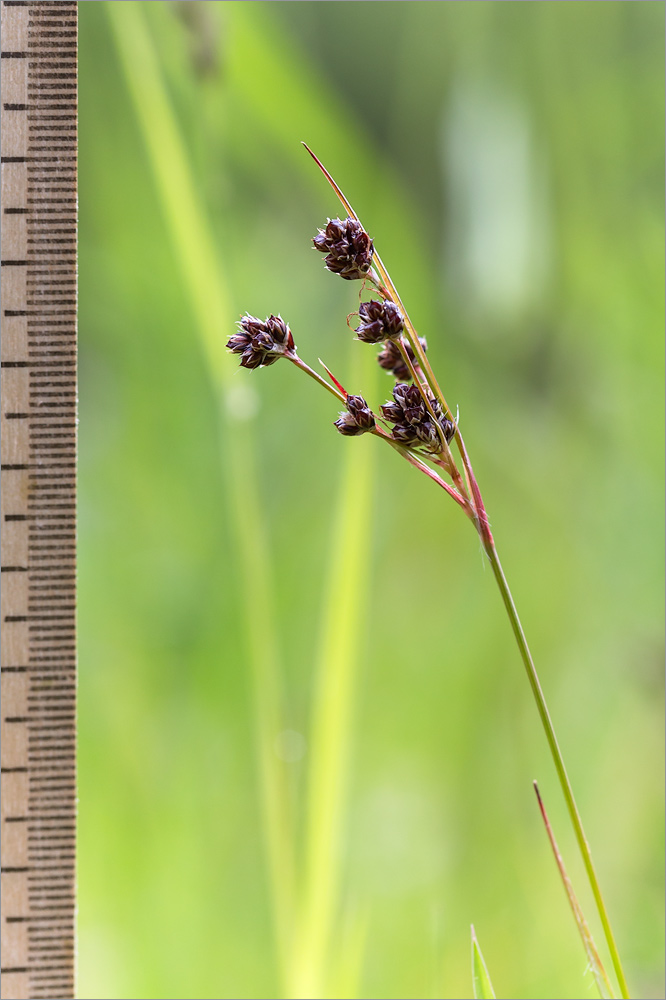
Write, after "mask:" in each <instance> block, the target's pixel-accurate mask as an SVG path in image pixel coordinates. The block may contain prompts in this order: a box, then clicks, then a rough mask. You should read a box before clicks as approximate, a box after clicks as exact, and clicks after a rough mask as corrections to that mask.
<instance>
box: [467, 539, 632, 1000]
mask: <svg viewBox="0 0 666 1000" xmlns="http://www.w3.org/2000/svg"><path fill="white" fill-rule="evenodd" d="M484 547H485V550H486V553H487V555H488V558H489V559H490V565H491V566H492V568H493V573H494V574H495V579H496V580H497V586H498V587H499V589H500V593H501V595H502V600H503V601H504V606H505V608H506V612H507V614H508V616H509V621H510V622H511V628H512V629H513V634H514V636H515V637H516V642H517V644H518V649H519V650H520V655H521V657H522V660H523V663H524V665H525V670H526V671H527V679H528V680H529V682H530V687H531V688H532V694H533V695H534V700H535V701H536V705H537V709H538V711H539V715H540V717H541V723H542V725H543V728H544V731H545V733H546V739H547V740H548V746H549V747H550V752H551V755H552V758H553V763H554V764H555V770H556V771H557V776H558V778H559V781H560V787H561V789H562V794H563V795H564V798H565V801H566V804H567V809H568V811H569V817H570V819H571V823H572V825H573V828H574V832H575V834H576V840H577V841H578V847H579V848H580V852H581V855H582V857H583V863H584V865H585V870H586V872H587V877H588V879H589V880H590V885H591V887H592V893H593V895H594V900H595V903H596V905H597V910H598V911H599V917H600V918H601V923H602V926H603V929H604V934H605V936H606V942H607V944H608V950H609V951H610V955H611V960H612V962H613V967H614V969H615V974H616V976H617V978H618V982H619V984H620V992H621V994H622V996H623V997H625V998H627V997H629V988H628V986H627V981H626V979H625V975H624V970H623V969H622V963H621V961H620V956H619V954H618V950H617V945H616V944H615V938H614V936H613V930H612V928H611V925H610V920H609V919H608V912H607V910H606V904H605V903H604V900H603V896H602V895H601V888H600V886H599V881H598V879H597V873H596V872H595V870H594V864H593V863H592V854H591V852H590V845H589V844H588V842H587V838H586V836H585V831H584V830H583V823H582V820H581V818H580V813H579V812H578V807H577V805H576V800H575V799H574V794H573V790H572V788H571V782H570V781H569V776H568V774H567V771H566V768H565V766H564V759H563V757H562V751H561V750H560V747H559V744H558V742H557V737H556V735H555V729H554V727H553V723H552V721H551V718H550V714H549V712H548V706H547V705H546V699H545V697H544V693H543V690H542V689H541V684H540V682H539V677H538V674H537V672H536V667H535V666H534V661H533V659H532V654H531V653H530V650H529V646H528V645H527V639H526V638H525V633H524V632H523V626H522V625H521V623H520V618H519V617H518V611H517V610H516V605H515V604H514V601H513V597H512V595H511V591H510V590H509V584H508V583H507V580H506V577H505V576H504V571H503V569H502V564H501V563H500V561H499V556H498V555H497V549H496V548H495V545H494V544H485V546H484Z"/></svg>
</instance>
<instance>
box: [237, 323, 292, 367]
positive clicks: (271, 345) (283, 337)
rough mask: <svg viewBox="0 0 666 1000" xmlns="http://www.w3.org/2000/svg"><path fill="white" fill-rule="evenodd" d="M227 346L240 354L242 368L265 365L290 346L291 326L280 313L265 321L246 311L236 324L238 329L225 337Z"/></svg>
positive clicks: (270, 363)
mask: <svg viewBox="0 0 666 1000" xmlns="http://www.w3.org/2000/svg"><path fill="white" fill-rule="evenodd" d="M227 349H228V350H230V351H231V352H232V353H233V354H240V356H241V362H240V363H241V367H242V368H265V367H267V366H268V365H272V364H275V362H276V361H277V360H278V358H281V357H283V356H284V355H285V354H288V353H289V352H290V351H293V350H294V338H293V337H292V335H291V330H290V329H289V327H288V326H287V324H286V323H285V321H284V320H283V319H282V317H281V316H272V315H271V316H268V318H267V319H266V320H265V321H262V320H260V319H257V318H256V316H250V315H248V314H246V315H245V316H243V318H242V319H241V320H240V322H239V324H238V333H236V334H234V336H233V337H230V338H229V340H228V341H227Z"/></svg>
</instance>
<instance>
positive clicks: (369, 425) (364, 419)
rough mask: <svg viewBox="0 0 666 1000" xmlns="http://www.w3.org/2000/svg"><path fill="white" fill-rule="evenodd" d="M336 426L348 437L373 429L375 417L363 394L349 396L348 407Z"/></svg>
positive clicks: (336, 422)
mask: <svg viewBox="0 0 666 1000" xmlns="http://www.w3.org/2000/svg"><path fill="white" fill-rule="evenodd" d="M335 426H336V427H337V428H338V430H339V431H340V433H341V434H344V435H345V436H347V437H355V436H356V435H357V434H365V432H366V431H371V430H372V429H373V427H374V426H375V417H374V414H373V412H372V410H371V409H370V407H369V406H368V404H367V403H366V401H365V400H364V399H363V396H347V409H346V410H343V411H342V413H341V414H340V416H339V417H338V419H337V420H336V421H335Z"/></svg>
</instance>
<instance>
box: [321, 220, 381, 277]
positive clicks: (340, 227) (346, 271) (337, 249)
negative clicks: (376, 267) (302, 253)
mask: <svg viewBox="0 0 666 1000" xmlns="http://www.w3.org/2000/svg"><path fill="white" fill-rule="evenodd" d="M312 242H313V243H314V245H315V248H316V249H317V250H320V251H321V253H325V254H326V260H325V261H324V263H325V264H326V267H327V268H328V270H329V271H333V273H334V274H339V275H340V277H342V278H346V279H347V280H349V281H353V280H354V279H356V278H365V276H366V274H367V273H368V271H369V270H370V265H371V264H372V254H373V245H372V240H371V239H370V237H369V236H368V234H367V233H366V231H365V229H364V228H363V226H362V225H361V223H360V222H359V221H358V220H357V219H329V220H328V225H327V226H326V229H320V230H319V233H318V234H317V236H315V237H314V238H313V240H312Z"/></svg>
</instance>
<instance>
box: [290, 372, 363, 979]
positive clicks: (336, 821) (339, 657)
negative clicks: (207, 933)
mask: <svg viewBox="0 0 666 1000" xmlns="http://www.w3.org/2000/svg"><path fill="white" fill-rule="evenodd" d="M366 368H367V365H366ZM351 443H352V447H351V448H349V449H348V450H347V454H346V456H345V465H344V471H343V474H342V476H341V477H340V495H339V500H338V509H337V515H336V524H335V528H334V531H333V537H332V545H331V557H330V563H329V571H328V582H327V586H326V593H325V603H324V616H323V625H322V640H321V648H320V653H319V663H318V675H317V685H316V689H315V694H314V701H313V705H312V716H311V724H310V725H311V738H310V739H311V742H310V747H311V750H310V767H309V772H308V789H307V796H308V797H307V805H306V830H305V837H306V840H305V876H304V885H303V897H302V908H301V910H300V921H299V939H298V945H297V948H296V951H295V955H294V969H293V984H292V987H293V995H294V996H296V997H319V996H323V995H325V994H326V985H327V983H326V980H327V975H328V972H327V970H328V967H329V960H330V955H331V938H332V935H333V930H334V922H335V917H336V912H337V909H338V906H339V901H340V874H341V865H340V860H341V840H342V834H343V828H344V811H345V804H346V803H345V799H346V785H347V775H348V767H349V756H350V746H351V734H350V728H351V714H352V708H353V702H354V687H355V683H356V670H357V665H358V660H359V644H360V640H361V630H362V623H363V616H364V613H365V608H366V594H367V588H368V577H369V563H370V545H371V537H372V527H371V512H372V482H373V450H372V448H367V447H364V445H366V444H370V443H371V442H365V441H359V442H356V441H354V442H351ZM373 443H374V442H373ZM357 444H360V445H361V447H356V445H357Z"/></svg>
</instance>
